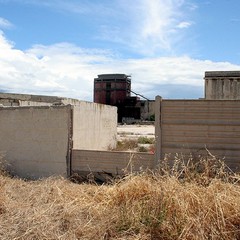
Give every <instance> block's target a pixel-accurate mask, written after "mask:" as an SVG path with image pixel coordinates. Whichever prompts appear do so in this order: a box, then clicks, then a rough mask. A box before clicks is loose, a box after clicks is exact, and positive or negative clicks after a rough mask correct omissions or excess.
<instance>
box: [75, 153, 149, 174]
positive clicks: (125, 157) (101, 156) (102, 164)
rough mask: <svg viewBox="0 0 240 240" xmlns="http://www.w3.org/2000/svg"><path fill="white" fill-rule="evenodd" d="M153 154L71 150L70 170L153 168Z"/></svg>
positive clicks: (134, 170) (101, 171) (126, 170)
mask: <svg viewBox="0 0 240 240" xmlns="http://www.w3.org/2000/svg"><path fill="white" fill-rule="evenodd" d="M153 160H154V155H153V154H149V153H132V152H110V151H88V150H73V152H72V170H73V172H77V173H81V174H84V173H89V172H93V173H103V172H107V173H111V174H114V175H121V174H124V173H127V172H128V173H130V172H136V171H142V170H146V169H153Z"/></svg>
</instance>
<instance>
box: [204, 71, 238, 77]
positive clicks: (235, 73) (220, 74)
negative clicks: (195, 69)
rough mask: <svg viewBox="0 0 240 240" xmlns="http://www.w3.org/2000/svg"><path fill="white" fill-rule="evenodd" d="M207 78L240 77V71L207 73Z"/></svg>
mask: <svg viewBox="0 0 240 240" xmlns="http://www.w3.org/2000/svg"><path fill="white" fill-rule="evenodd" d="M206 77H240V71H207V72H205V78H206Z"/></svg>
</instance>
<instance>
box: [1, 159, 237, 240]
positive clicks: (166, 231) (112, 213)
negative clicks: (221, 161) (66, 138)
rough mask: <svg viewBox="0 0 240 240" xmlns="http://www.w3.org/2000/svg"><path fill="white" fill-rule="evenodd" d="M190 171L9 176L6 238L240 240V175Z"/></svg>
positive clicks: (4, 203) (4, 192)
mask: <svg viewBox="0 0 240 240" xmlns="http://www.w3.org/2000/svg"><path fill="white" fill-rule="evenodd" d="M204 161H207V160H204ZM204 161H203V164H201V165H204V164H207V163H206V162H204ZM176 164H178V166H179V163H176ZM212 165H214V164H212V163H210V165H209V166H212ZM183 166H184V165H181V168H179V169H178V170H177V169H176V165H175V169H174V168H172V169H168V170H167V168H166V166H165V167H161V169H160V170H159V171H158V172H155V173H141V174H136V175H132V174H131V175H129V176H127V177H125V178H124V179H121V180H120V181H117V182H115V183H112V184H108V185H107V184H106V185H101V186H99V185H95V184H87V183H84V184H74V183H72V182H70V181H68V180H66V179H62V178H48V179H45V180H39V181H28V182H27V181H24V180H21V179H15V178H10V177H9V176H6V175H4V174H2V175H0V239H83V240H84V239H131V240H133V239H135V240H137V239H146V240H147V239H201V240H202V239H240V186H239V180H240V177H239V175H236V174H235V175H234V174H232V173H222V175H221V176H220V175H219V173H220V172H221V171H222V170H221V167H219V168H217V167H216V166H215V167H212V169H210V170H209V169H208V170H209V171H207V168H206V169H205V170H204V169H201V171H199V173H197V172H194V171H195V170H197V168H195V169H194V168H192V169H191V168H190V167H191V166H192V167H193V166H194V165H190V164H189V169H187V168H185V169H183ZM198 167H200V165H198ZM208 168H209V167H208ZM217 169H218V170H219V172H218V170H217ZM206 179H207V180H206Z"/></svg>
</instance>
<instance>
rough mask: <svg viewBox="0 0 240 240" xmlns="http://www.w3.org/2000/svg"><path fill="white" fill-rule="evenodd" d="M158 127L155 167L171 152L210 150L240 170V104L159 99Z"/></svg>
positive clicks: (197, 153) (205, 151) (217, 101)
mask: <svg viewBox="0 0 240 240" xmlns="http://www.w3.org/2000/svg"><path fill="white" fill-rule="evenodd" d="M155 124H156V125H155V127H156V141H157V142H156V158H155V164H157V162H158V161H159V160H160V159H163V157H164V156H165V155H166V154H169V153H170V154H172V155H174V154H176V153H181V154H183V155H188V156H189V154H192V155H196V156H198V155H201V154H206V153H207V150H208V151H210V152H211V154H213V155H216V156H217V157H220V158H224V159H225V162H226V163H227V165H228V166H230V167H231V168H232V169H233V170H239V169H240V168H239V166H240V164H239V163H240V101H238V100H229V101H226V100H224V101H223V100H216V101H215V100H162V99H161V98H160V97H156V123H155ZM206 149H207V150H206Z"/></svg>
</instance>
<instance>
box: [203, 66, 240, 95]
mask: <svg viewBox="0 0 240 240" xmlns="http://www.w3.org/2000/svg"><path fill="white" fill-rule="evenodd" d="M205 98H206V99H208V100H239V99H240V71H213V72H205Z"/></svg>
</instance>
